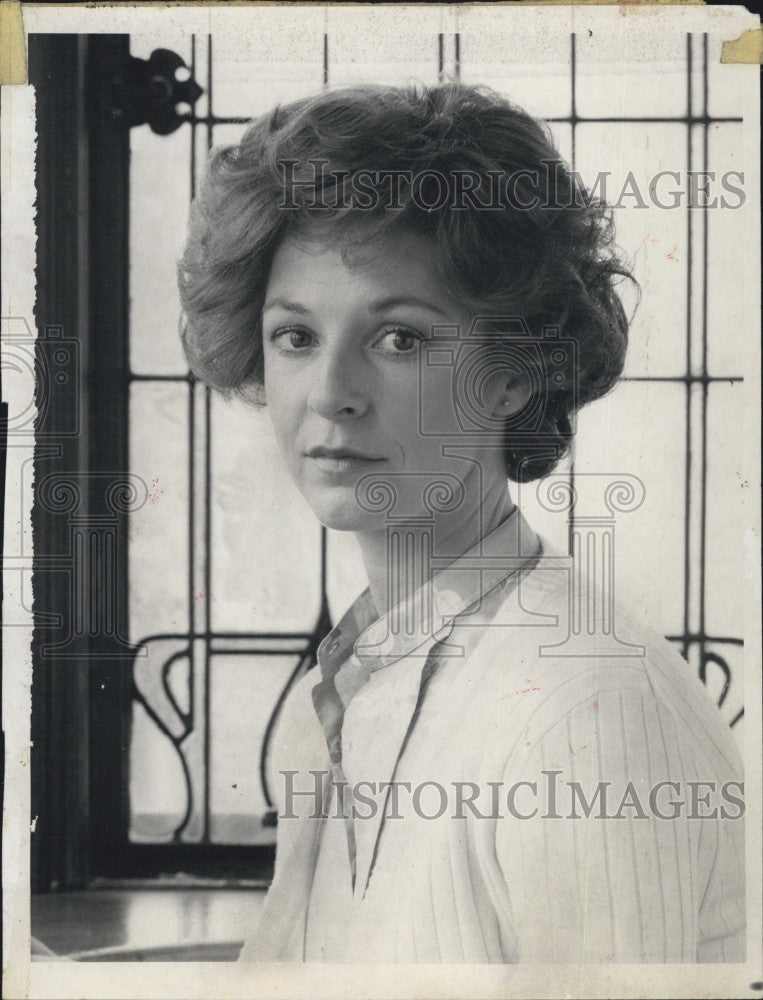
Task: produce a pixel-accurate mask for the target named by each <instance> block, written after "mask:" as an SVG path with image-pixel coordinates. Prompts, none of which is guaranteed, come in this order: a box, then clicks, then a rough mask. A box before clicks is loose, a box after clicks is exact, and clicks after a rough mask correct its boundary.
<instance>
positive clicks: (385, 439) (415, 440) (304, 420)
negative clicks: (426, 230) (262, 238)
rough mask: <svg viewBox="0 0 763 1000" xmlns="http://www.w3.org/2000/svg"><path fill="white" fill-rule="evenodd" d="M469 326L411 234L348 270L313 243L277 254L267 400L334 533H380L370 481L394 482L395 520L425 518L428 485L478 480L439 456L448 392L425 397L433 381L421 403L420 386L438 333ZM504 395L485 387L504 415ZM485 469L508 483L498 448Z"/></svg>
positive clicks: (267, 321)
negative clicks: (370, 504) (364, 499)
mask: <svg viewBox="0 0 763 1000" xmlns="http://www.w3.org/2000/svg"><path fill="white" fill-rule="evenodd" d="M471 320H472V316H471V314H470V313H469V312H467V311H465V309H464V307H463V306H461V305H460V304H459V303H458V302H457V301H456V300H455V299H454V298H453V297H452V296H451V295H450V294H449V291H448V289H447V288H446V287H445V285H444V284H443V282H442V280H441V279H440V277H439V275H438V274H437V271H436V268H435V265H434V262H433V260H432V255H431V251H430V250H429V247H428V245H427V244H426V243H424V242H423V241H422V240H420V239H419V238H417V237H415V236H413V235H411V236H407V237H406V236H403V237H401V238H400V240H399V242H397V243H396V244H395V245H394V247H393V248H391V249H390V250H389V251H385V252H383V253H381V252H378V248H377V252H376V253H375V254H374V255H373V262H372V263H370V262H369V259H368V258H366V260H365V263H363V262H362V261H361V260H360V259H358V258H357V255H356V256H355V258H351V259H350V260H349V262H346V261H345V260H343V259H342V255H341V252H340V249H339V248H337V247H336V246H335V245H332V244H329V243H326V242H319V241H317V240H316V239H311V240H310V241H306V240H304V239H302V240H296V239H295V238H291V237H290V238H287V239H285V240H284V241H283V243H282V244H281V245H280V247H279V248H278V250H277V252H276V254H275V257H274V259H273V263H272V268H271V272H270V278H269V282H268V286H267V291H266V295H265V303H264V306H263V312H262V331H263V349H264V365H265V369H264V370H265V397H266V400H267V406H268V410H269V412H270V416H271V420H272V423H273V427H274V430H275V434H276V437H277V439H278V442H279V445H280V447H281V449H282V451H283V453H284V456H285V458H286V462H287V464H288V467H289V471H290V473H291V475H292V477H293V478H294V481H295V482H296V484H297V486H298V487H299V489H300V490H301V492H302V493H303V495H304V496H305V498H306V499H307V501H308V503H309V504H310V506H311V507H312V509H313V510H314V512H315V514H316V515H317V517H318V518H319V520H320V521H321V522H322V523H323V524H325V525H326V526H327V527H330V528H335V529H338V530H349V531H362V530H378V528H379V527H380V524H379V515H378V514H371V513H369V512H368V511H366V510H365V509H364V508H363V507H361V506H360V505H359V504H358V502H357V499H356V494H355V487H356V484H357V483H358V481H359V480H360V479H361V477H363V476H366V475H368V474H374V475H375V476H378V477H380V478H382V479H385V480H387V481H388V482H390V483H391V485H392V489H393V490H394V491H395V492H396V493H397V494H398V497H399V502H398V506H397V508H396V510H395V511H394V513H395V514H396V515H397V516H401V515H402V516H410V517H416V516H421V514H422V513H424V512H425V508H424V506H423V505H422V503H421V494H422V485H423V484H424V483H425V482H426V480H427V479H430V480H435V479H437V477H438V476H441V475H442V474H445V475H447V476H450V477H452V476H454V475H456V476H460V477H461V478H462V479H463V477H464V476H468V475H473V470H472V471H471V472H470V464H469V463H468V462H464V461H463V460H459V459H454V458H453V457H449V456H448V455H446V454H444V453H443V450H444V444H446V443H450V444H451V445H452V444H453V436H452V428H453V426H454V403H453V398H452V392H450V391H442V390H441V389H440V391H433V390H427V380H426V379H425V380H424V381H423V393H424V396H425V398H424V399H423V400H422V389H420V381H419V367H420V354H421V351H422V345H423V344H424V342H426V341H428V340H430V339H431V337H432V327H437V326H439V327H442V326H448V327H458V328H459V330H460V331H461V335H462V336H464V335H465V334H466V332H467V331H468V330H469V326H470V323H471ZM497 374H498V376H500V373H497ZM430 381H431V380H430ZM433 384H434V383H433ZM436 384H437V385H439V386H440V387H442V385H443V384H444V383H443V381H442V380H440V381H439V382H437V383H436ZM502 389H505V380H503V381H502V380H501V378H500V377H496V378H493V379H488V380H487V381H486V382H485V384H484V385H483V386H482V392H483V395H485V396H486V397H487V404H486V405H488V406H494V407H495V408H498V407H500V406H501V405H502V400H501V399H500V393H501V390H502ZM493 397H495V398H493ZM422 403H423V405H424V406H425V408H426V414H425V424H426V428H429V431H428V432H427V433H426V434H424V433H422V430H421V428H422V416H421V410H422ZM426 428H425V429H426ZM437 428H442V429H443V433H442V435H440V434H438V433H437ZM431 429H434V430H435V433H434V434H433V433H431ZM448 432H450V433H449V434H448ZM479 462H480V465H481V466H482V469H483V477H484V475H485V474H487V475H490V476H499V477H503V479H504V481H505V478H506V477H505V471H504V459H503V455H502V452H501V449H500V448H499V447H497V446H496V447H494V448H492V449H490V448H488V449H484V448H483V449H481V450H480V451H479ZM405 473H416V474H417V475H416V476H415V477H413V476H405V475H404V474H405ZM422 473H423V474H424V476H422ZM401 474H403V475H401ZM406 508H408V509H406Z"/></svg>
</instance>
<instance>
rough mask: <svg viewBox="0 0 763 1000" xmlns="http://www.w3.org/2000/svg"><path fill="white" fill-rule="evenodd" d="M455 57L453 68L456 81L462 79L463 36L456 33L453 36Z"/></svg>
mask: <svg viewBox="0 0 763 1000" xmlns="http://www.w3.org/2000/svg"><path fill="white" fill-rule="evenodd" d="M453 57H454V62H455V65H454V67H453V75H454V76H455V78H456V80H460V79H461V34H460V32H458V31H457V32H456V33H455V34H454V36H453Z"/></svg>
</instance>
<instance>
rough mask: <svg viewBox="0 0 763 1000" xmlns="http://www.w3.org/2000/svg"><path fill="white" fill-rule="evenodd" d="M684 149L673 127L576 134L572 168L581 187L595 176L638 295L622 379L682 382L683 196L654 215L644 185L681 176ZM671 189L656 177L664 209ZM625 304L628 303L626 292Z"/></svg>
mask: <svg viewBox="0 0 763 1000" xmlns="http://www.w3.org/2000/svg"><path fill="white" fill-rule="evenodd" d="M658 129H659V133H660V134H659V136H657V137H655V132H656V130H658ZM686 143H687V130H686V128H684V127H683V126H681V125H623V124H620V123H618V124H607V125H580V126H579V127H578V128H577V130H576V154H577V156H576V167H577V169H578V170H579V171H580V173H581V175H582V178H583V180H584V181H585V182H586V184H587V185H588V186H589V187H593V185H594V181H595V179H596V177H597V175H601V176H603V177H605V178H606V199H607V201H608V202H610V204H612V205H613V213H614V221H615V227H616V240H617V244H618V245H619V246H620V247H621V248H622V250H623V252H624V256H625V258H626V259H627V260H628V261H629V263H631V265H632V267H633V273H634V277H635V278H636V279H637V281H639V282H640V284H641V286H642V288H643V298H642V301H641V304H640V306H639V308H638V311H637V312H636V316H635V319H634V322H633V324H632V327H631V333H630V347H629V351H628V360H627V367H626V374H628V375H682V374H684V372H685V369H686V275H687V263H688V259H687V258H688V255H687V226H686V211H685V209H684V208H683V207H681V206H682V205H684V204H685V202H686V196H685V195H684V196H683V200H682V201H681V202H680V204H679V205H678V207H676V208H660V207H659V206H658V205H655V204H653V203H652V200H651V199H650V196H649V185H650V181H651V180H652V178H654V177H655V175H656V174H657V173H659V172H660V171H664V170H670V171H683V172H684V173H682V174H681V176H684V175H685V164H686V156H687V153H686ZM631 172H632V181H629V177H630V175H631ZM679 189H680V184H676V183H675V181H674V179H671V178H670V177H663V178H662V179H661V181H660V182H659V184H658V186H657V188H656V189H655V193H656V197H657V199H658V200H660V201H661V202H662V203H663V204H665V205H671V204H672V203H673V200H674V199H673V197H672V195H671V192H672V191H673V190H679ZM633 192H637V194H634V193H633ZM600 193H602V194H603V192H600ZM639 199H641V200H639ZM642 203H643V204H642ZM625 287H627V286H625ZM628 297H629V302H630V301H631V300H632V295H631V293H630V292H629V293H628Z"/></svg>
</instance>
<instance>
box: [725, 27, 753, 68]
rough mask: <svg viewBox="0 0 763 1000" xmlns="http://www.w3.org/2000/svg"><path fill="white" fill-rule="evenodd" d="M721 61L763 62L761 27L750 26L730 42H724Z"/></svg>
mask: <svg viewBox="0 0 763 1000" xmlns="http://www.w3.org/2000/svg"><path fill="white" fill-rule="evenodd" d="M721 62H722V63H753V64H754V63H763V28H750V30H749V31H743V32H742V34H741V35H740V36H739V38H735V39H734V40H733V41H732V42H724V43H723V48H722V49H721Z"/></svg>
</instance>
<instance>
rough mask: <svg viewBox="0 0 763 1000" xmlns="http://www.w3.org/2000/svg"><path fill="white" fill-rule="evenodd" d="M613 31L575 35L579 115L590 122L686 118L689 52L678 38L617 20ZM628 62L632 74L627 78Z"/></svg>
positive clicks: (645, 25) (631, 20)
mask: <svg viewBox="0 0 763 1000" xmlns="http://www.w3.org/2000/svg"><path fill="white" fill-rule="evenodd" d="M619 22H620V26H621V36H620V38H619V39H618V37H617V34H616V33H615V32H614V31H613V30H607V31H579V32H578V33H577V35H576V55H577V65H576V69H577V110H578V114H581V115H585V116H591V117H594V116H595V117H603V116H606V117H613V118H619V117H624V118H636V117H646V116H649V117H660V118H662V117H668V116H676V115H685V114H686V111H687V91H688V88H687V80H686V68H687V61H686V48H685V46H681V44H680V42H678V44H677V38H676V33H675V32H664V33H662V34H661V33H659V32H656V31H655V30H654V24H653V22H651V21H649V19H644V20H643V21H642V22H641V24H640V25H638V24H636V23H635V22H636V19H635V18H631V17H627V16H626V17H622V18H620V19H619ZM624 62H627V66H628V72H627V73H624V72H623V63H624Z"/></svg>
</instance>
